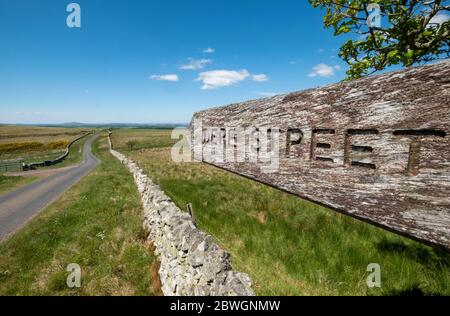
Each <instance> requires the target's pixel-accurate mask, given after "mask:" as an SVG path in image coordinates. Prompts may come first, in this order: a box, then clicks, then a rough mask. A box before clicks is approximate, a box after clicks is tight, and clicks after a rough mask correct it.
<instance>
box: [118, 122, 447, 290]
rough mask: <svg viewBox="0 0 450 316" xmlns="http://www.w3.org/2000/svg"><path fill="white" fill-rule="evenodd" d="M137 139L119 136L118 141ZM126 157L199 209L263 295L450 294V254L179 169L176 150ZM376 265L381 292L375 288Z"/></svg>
mask: <svg viewBox="0 0 450 316" xmlns="http://www.w3.org/2000/svg"><path fill="white" fill-rule="evenodd" d="M137 133H138V131H133V132H132V133H130V132H129V131H127V130H121V131H115V132H114V134H113V135H115V136H114V141H115V142H116V143H117V144H125V143H126V142H127V140H128V139H130V138H136V137H138V136H137ZM143 133H144V136H143V137H146V138H149V137H150V138H151V131H144V132H143ZM169 135H170V133H169V132H167V133H166V136H165V137H170V136H169ZM161 137H164V136H163V135H161V134H160V133H157V134H156V135H155V138H156V139H158V140H155V141H157V142H161V141H160V140H159V138H161ZM126 153H127V155H128V156H129V157H130V158H131V159H133V160H134V161H136V162H137V163H138V164H139V165H140V167H141V168H143V169H144V170H145V171H146V173H147V174H148V175H149V176H150V177H151V178H152V179H153V181H155V182H156V183H157V184H159V185H160V186H161V187H162V189H163V190H164V191H165V192H166V193H167V194H168V195H169V196H170V197H171V198H172V199H173V200H174V202H175V203H176V204H177V205H178V206H179V207H180V208H181V209H184V208H185V206H186V204H188V203H192V205H193V207H194V211H195V216H196V220H197V223H198V225H199V228H200V229H203V230H204V231H207V232H208V233H210V234H211V235H212V236H214V237H215V239H216V240H217V242H218V243H219V244H221V245H222V247H224V248H225V249H227V250H228V251H229V252H230V253H231V255H232V260H233V266H234V268H235V269H237V270H239V271H244V272H246V273H248V274H249V275H250V276H251V277H252V279H253V281H254V288H255V290H256V292H257V294H259V295H409V294H421V295H450V254H447V253H443V252H440V251H437V250H434V249H433V248H430V247H428V246H425V245H422V244H420V243H417V242H414V241H412V240H409V239H407V238H404V237H401V236H398V235H396V234H393V233H391V232H388V231H385V230H382V229H380V228H377V227H374V226H371V225H369V224H367V223H364V222H361V221H358V220H356V219H353V218H351V217H348V216H345V215H342V214H340V213H337V212H334V211H332V210H330V209H327V208H325V207H322V206H319V205H316V204H314V203H310V202H308V201H305V200H302V199H300V198H297V197H295V196H292V195H289V194H287V193H284V192H281V191H278V190H276V189H273V188H271V187H268V186H265V185H263V184H260V183H257V182H254V181H251V180H249V179H246V178H243V177H240V176H238V175H235V174H232V173H228V172H225V171H223V170H220V169H218V168H215V167H212V166H209V165H205V164H201V163H184V164H176V163H174V162H172V160H171V158H170V148H150V149H143V150H139V151H131V152H126ZM370 263H378V264H380V266H381V278H382V287H381V288H374V289H369V288H368V287H367V283H366V280H367V277H368V276H369V275H370V272H367V267H368V265H369V264H370Z"/></svg>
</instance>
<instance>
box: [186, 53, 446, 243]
mask: <svg viewBox="0 0 450 316" xmlns="http://www.w3.org/2000/svg"><path fill="white" fill-rule="evenodd" d="M191 135H192V141H193V151H194V157H195V159H197V160H200V161H203V162H206V163H210V164H213V165H215V166H217V167H220V168H223V169H225V170H228V171H232V172H235V173H237V174H240V175H243V176H246V177H249V178H251V179H254V180H257V181H260V182H262V183H265V184H268V185H271V186H273V187H276V188H279V189H281V190H284V191H287V192H290V193H292V194H295V195H297V196H300V197H302V198H305V199H308V200H311V201H314V202H317V203H320V204H323V205H326V206H328V207H330V208H332V209H335V210H337V211H340V212H342V213H345V214H347V215H351V216H353V217H356V218H358V219H361V220H364V221H367V222H370V223H372V224H375V225H377V226H381V227H383V228H385V229H388V230H390V231H393V232H396V233H399V234H402V235H405V236H408V237H410V238H413V239H416V240H419V241H421V242H424V243H427V244H430V245H433V246H438V247H440V248H443V249H445V250H447V251H449V250H450V61H448V60H447V61H444V62H440V63H436V64H433V65H428V66H424V67H420V68H408V69H406V70H402V71H398V72H392V73H387V74H382V75H378V76H372V77H368V78H363V79H360V80H355V81H347V82H342V83H338V84H334V85H330V86H326V87H323V88H318V89H311V90H307V91H303V92H296V93H291V94H287V95H280V96H275V97H272V98H267V99H261V100H254V101H248V102H244V103H239V104H233V105H230V106H225V107H220V108H215V109H211V110H206V111H202V112H199V113H196V114H195V115H194V117H193V120H192V123H191ZM300 211H301V210H299V212H300Z"/></svg>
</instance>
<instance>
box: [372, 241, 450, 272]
mask: <svg viewBox="0 0 450 316" xmlns="http://www.w3.org/2000/svg"><path fill="white" fill-rule="evenodd" d="M377 248H378V250H379V251H381V252H383V253H390V254H397V255H401V256H405V257H407V258H409V259H411V260H414V261H416V262H419V263H422V264H426V265H436V266H441V267H443V268H449V267H450V254H448V253H446V252H445V251H443V250H438V249H433V248H431V247H426V246H422V245H420V244H405V243H403V242H398V241H391V240H388V239H386V238H383V239H382V240H381V241H380V242H379V243H378V244H377Z"/></svg>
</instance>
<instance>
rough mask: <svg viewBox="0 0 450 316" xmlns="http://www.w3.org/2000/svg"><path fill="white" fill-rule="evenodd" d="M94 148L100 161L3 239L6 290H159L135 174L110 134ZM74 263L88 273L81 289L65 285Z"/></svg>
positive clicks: (0, 285) (0, 271) (0, 262)
mask: <svg viewBox="0 0 450 316" xmlns="http://www.w3.org/2000/svg"><path fill="white" fill-rule="evenodd" d="M93 152H94V153H95V155H96V156H97V157H99V158H100V160H101V161H102V164H101V165H99V166H98V167H97V168H96V169H95V170H94V171H93V172H92V173H91V174H89V175H88V176H87V177H85V178H84V179H83V180H81V181H80V182H79V183H78V184H76V185H75V186H74V187H72V188H71V189H70V190H69V191H67V192H66V193H65V194H64V195H63V196H62V197H61V198H60V199H59V200H58V201H57V202H55V203H54V204H52V205H51V206H50V207H49V208H47V209H46V210H45V211H43V212H42V213H41V214H39V215H38V216H36V217H35V218H34V219H33V220H32V221H31V222H30V223H29V224H27V225H26V226H25V227H24V228H23V229H22V230H20V231H19V232H17V233H16V234H15V235H14V236H12V237H11V238H10V239H9V240H7V241H5V242H4V243H2V244H0V294H1V295H155V294H159V293H160V292H159V289H157V288H156V289H155V288H153V287H152V284H153V285H155V284H157V282H156V281H155V280H153V279H152V277H151V273H150V272H151V271H150V269H151V267H152V266H153V265H154V264H155V261H156V258H155V257H154V255H153V254H152V253H151V252H150V251H149V250H148V246H147V245H146V244H145V242H143V240H142V234H143V233H142V228H141V227H142V221H143V214H142V210H141V205H140V199H139V194H138V192H137V189H136V187H135V184H134V181H133V178H132V176H131V175H130V174H129V172H128V171H127V170H126V169H125V168H124V166H123V165H122V164H121V163H120V162H119V161H117V160H116V159H115V158H114V157H112V156H111V155H110V154H109V152H108V149H107V145H106V136H105V135H103V136H102V137H101V138H100V139H99V140H97V141H96V142H95V144H94V148H93ZM71 263H76V264H79V265H80V267H81V270H82V278H81V288H79V289H77V288H75V289H69V288H68V287H67V285H66V279H67V277H68V275H69V272H67V271H66V268H67V266H68V265H69V264H71ZM153 277H154V275H153Z"/></svg>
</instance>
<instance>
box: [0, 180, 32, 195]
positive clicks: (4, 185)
mask: <svg viewBox="0 0 450 316" xmlns="http://www.w3.org/2000/svg"><path fill="white" fill-rule="evenodd" d="M37 179H38V178H37V177H7V176H4V175H0V195H2V194H5V193H7V192H10V191H13V190H15V189H17V188H19V187H21V186H24V185H27V184H29V183H32V182H34V181H36V180H37Z"/></svg>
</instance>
